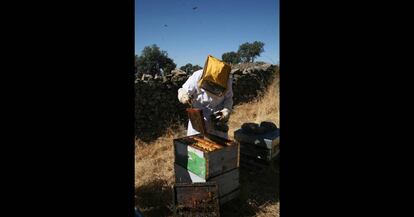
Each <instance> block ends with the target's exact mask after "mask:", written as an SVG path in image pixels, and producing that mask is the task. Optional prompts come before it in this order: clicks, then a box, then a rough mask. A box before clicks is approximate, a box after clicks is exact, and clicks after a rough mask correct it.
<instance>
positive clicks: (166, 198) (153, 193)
mask: <svg viewBox="0 0 414 217" xmlns="http://www.w3.org/2000/svg"><path fill="white" fill-rule="evenodd" d="M135 196H136V198H135V206H137V207H138V208H139V210H140V211H141V212H142V214H144V216H145V217H151V216H154V217H161V216H171V215H172V211H171V204H172V200H171V199H172V191H171V186H168V185H167V182H166V181H165V180H161V179H156V180H154V181H153V182H151V183H149V184H147V185H143V186H140V187H138V188H135Z"/></svg>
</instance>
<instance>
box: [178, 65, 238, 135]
mask: <svg viewBox="0 0 414 217" xmlns="http://www.w3.org/2000/svg"><path fill="white" fill-rule="evenodd" d="M202 74H203V69H200V70H198V71H195V72H194V73H193V74H192V75H191V76H190V77H189V78H188V80H187V81H186V82H185V83H184V84H183V86H182V88H180V89H179V90H178V91H179V92H180V91H186V92H187V93H188V94H189V95H190V96H191V98H192V99H193V100H192V106H193V108H199V109H202V110H203V115H204V121H205V125H206V130H207V133H209V134H214V135H216V136H219V137H222V138H228V135H227V133H224V132H221V131H216V130H214V129H213V128H212V123H211V120H210V115H211V114H212V113H213V112H216V111H220V110H222V109H223V108H227V109H228V110H229V111H231V110H232V108H233V89H232V85H233V79H232V76H231V75H230V78H229V80H228V82H227V90H226V92H225V94H223V96H221V97H219V96H216V95H214V94H212V93H209V92H208V91H205V90H204V89H202V88H199V87H198V81H199V80H200V79H201V76H202ZM198 133H199V132H198V131H196V130H195V129H194V128H193V127H192V125H191V122H190V121H188V128H187V136H190V135H194V134H198Z"/></svg>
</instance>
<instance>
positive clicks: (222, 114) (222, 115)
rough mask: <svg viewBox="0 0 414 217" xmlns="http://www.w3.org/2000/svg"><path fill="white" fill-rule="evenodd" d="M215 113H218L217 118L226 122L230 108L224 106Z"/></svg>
mask: <svg viewBox="0 0 414 217" xmlns="http://www.w3.org/2000/svg"><path fill="white" fill-rule="evenodd" d="M215 114H217V115H219V120H220V121H221V122H227V121H228V120H229V118H230V110H229V109H227V108H224V109H222V110H220V111H218V112H215Z"/></svg>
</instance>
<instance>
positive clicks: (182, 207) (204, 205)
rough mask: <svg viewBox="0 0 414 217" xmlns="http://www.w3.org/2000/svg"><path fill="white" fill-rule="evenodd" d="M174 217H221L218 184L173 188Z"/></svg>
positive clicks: (180, 185) (178, 185) (181, 185)
mask: <svg viewBox="0 0 414 217" xmlns="http://www.w3.org/2000/svg"><path fill="white" fill-rule="evenodd" d="M173 204H174V216H205V217H218V216H220V206H219V197H218V188H217V184H216V183H211V182H209V183H197V184H180V183H176V184H175V185H174V186H173Z"/></svg>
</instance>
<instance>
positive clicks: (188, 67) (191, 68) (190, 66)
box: [180, 63, 202, 74]
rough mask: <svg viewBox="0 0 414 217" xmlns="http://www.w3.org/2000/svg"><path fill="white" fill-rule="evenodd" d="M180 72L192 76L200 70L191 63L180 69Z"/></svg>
mask: <svg viewBox="0 0 414 217" xmlns="http://www.w3.org/2000/svg"><path fill="white" fill-rule="evenodd" d="M180 69H181V70H183V71H185V72H186V73H187V74H193V72H195V71H197V70H200V69H202V67H201V66H199V65H194V66H193V64H191V63H187V64H185V65H184V66H181V67H180Z"/></svg>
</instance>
